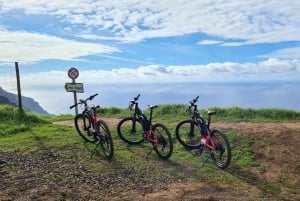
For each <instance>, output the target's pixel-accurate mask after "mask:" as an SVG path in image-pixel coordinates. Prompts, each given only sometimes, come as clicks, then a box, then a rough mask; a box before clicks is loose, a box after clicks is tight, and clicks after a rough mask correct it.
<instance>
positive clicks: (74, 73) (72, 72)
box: [68, 67, 79, 80]
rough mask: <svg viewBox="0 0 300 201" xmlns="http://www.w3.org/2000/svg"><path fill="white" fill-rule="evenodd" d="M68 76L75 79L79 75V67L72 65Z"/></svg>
mask: <svg viewBox="0 0 300 201" xmlns="http://www.w3.org/2000/svg"><path fill="white" fill-rule="evenodd" d="M68 76H69V78H71V79H73V80H75V79H76V78H78V76H79V71H78V70H77V68H74V67H72V68H70V69H69V70H68Z"/></svg>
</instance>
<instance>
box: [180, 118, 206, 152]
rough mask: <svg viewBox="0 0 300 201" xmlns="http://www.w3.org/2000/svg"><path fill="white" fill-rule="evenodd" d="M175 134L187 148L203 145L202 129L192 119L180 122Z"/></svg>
mask: <svg viewBox="0 0 300 201" xmlns="http://www.w3.org/2000/svg"><path fill="white" fill-rule="evenodd" d="M175 135H176V138H177V140H178V141H179V142H180V144H182V145H183V146H184V147H186V148H189V149H197V148H199V147H200V146H201V133H200V130H199V128H198V126H197V124H195V122H194V121H193V120H191V119H188V120H183V121H181V122H179V123H178V124H177V126H176V129H175Z"/></svg>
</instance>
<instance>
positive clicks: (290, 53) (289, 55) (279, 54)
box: [260, 47, 300, 59]
mask: <svg viewBox="0 0 300 201" xmlns="http://www.w3.org/2000/svg"><path fill="white" fill-rule="evenodd" d="M260 57H262V58H266V57H274V58H280V59H299V58H300V47H293V48H284V49H280V50H277V51H275V52H271V53H269V54H266V55H262V56H260Z"/></svg>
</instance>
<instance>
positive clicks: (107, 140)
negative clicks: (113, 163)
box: [96, 120, 114, 159]
mask: <svg viewBox="0 0 300 201" xmlns="http://www.w3.org/2000/svg"><path fill="white" fill-rule="evenodd" d="M96 126H97V129H98V134H99V135H100V139H99V145H100V148H101V149H102V151H103V153H104V155H105V157H106V158H107V159H111V158H112V157H113V155H114V145H113V139H112V137H111V133H110V130H109V128H108V126H107V124H106V123H105V122H104V121H103V120H98V121H97V123H96Z"/></svg>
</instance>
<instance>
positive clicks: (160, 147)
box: [153, 123, 173, 160]
mask: <svg viewBox="0 0 300 201" xmlns="http://www.w3.org/2000/svg"><path fill="white" fill-rule="evenodd" d="M153 132H154V134H155V135H156V137H157V139H158V143H157V144H154V150H155V152H156V153H157V155H158V156H159V157H160V158H161V159H164V160H166V159H168V158H170V157H171V155H172V152H173V140H172V136H171V134H170V131H169V130H168V128H167V127H166V126H164V125H163V124H160V123H156V124H155V125H153Z"/></svg>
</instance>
